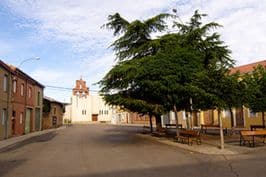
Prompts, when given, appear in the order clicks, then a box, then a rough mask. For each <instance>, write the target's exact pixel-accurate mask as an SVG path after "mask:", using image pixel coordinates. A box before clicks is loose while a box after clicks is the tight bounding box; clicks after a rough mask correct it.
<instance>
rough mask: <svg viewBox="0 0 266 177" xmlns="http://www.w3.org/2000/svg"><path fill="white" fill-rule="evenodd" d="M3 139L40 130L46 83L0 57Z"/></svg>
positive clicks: (1, 128)
mask: <svg viewBox="0 0 266 177" xmlns="http://www.w3.org/2000/svg"><path fill="white" fill-rule="evenodd" d="M0 87H1V88H0V113H1V119H0V124H1V126H0V139H4V138H8V137H11V136H18V135H23V134H27V133H30V132H34V131H38V130H41V123H42V122H41V119H42V114H41V113H42V97H43V89H44V86H43V85H42V84H40V83H39V82H37V81H36V80H34V79H33V78H32V77H30V76H29V75H27V74H26V73H24V72H23V71H21V70H20V69H18V68H16V67H14V66H11V65H8V64H6V63H4V62H3V61H2V60H0Z"/></svg>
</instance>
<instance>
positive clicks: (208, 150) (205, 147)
mask: <svg viewBox="0 0 266 177" xmlns="http://www.w3.org/2000/svg"><path fill="white" fill-rule="evenodd" d="M137 136H138V137H140V138H143V139H147V140H150V141H155V142H158V143H162V144H165V145H169V146H173V147H177V148H180V149H183V150H186V151H189V152H191V153H200V154H206V155H238V154H247V153H250V152H254V151H255V150H254V149H247V148H245V147H242V148H245V149H242V148H238V147H232V146H231V145H227V144H225V149H223V150H222V149H220V148H219V147H217V146H215V145H210V144H209V143H205V142H202V144H201V145H197V144H193V146H189V145H187V144H182V143H178V142H174V141H173V140H172V139H169V138H164V137H153V136H151V135H150V134H137Z"/></svg>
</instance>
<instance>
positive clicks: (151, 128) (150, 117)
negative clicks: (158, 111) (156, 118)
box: [149, 114, 153, 133]
mask: <svg viewBox="0 0 266 177" xmlns="http://www.w3.org/2000/svg"><path fill="white" fill-rule="evenodd" d="M149 119H150V132H151V133H152V132H153V127H152V114H149Z"/></svg>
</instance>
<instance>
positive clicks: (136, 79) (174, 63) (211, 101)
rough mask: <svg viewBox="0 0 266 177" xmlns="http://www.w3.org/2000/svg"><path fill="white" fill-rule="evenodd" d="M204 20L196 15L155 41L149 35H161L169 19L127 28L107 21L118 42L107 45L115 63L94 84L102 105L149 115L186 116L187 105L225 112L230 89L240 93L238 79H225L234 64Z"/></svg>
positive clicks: (120, 22)
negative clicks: (175, 113) (174, 113)
mask: <svg viewBox="0 0 266 177" xmlns="http://www.w3.org/2000/svg"><path fill="white" fill-rule="evenodd" d="M204 16H206V15H205V14H199V13H198V11H195V14H194V15H193V16H192V18H191V19H190V22H188V23H187V24H180V23H177V22H175V25H174V27H177V28H178V29H179V30H178V32H177V33H168V34H166V35H162V36H159V37H157V38H156V39H152V38H151V34H152V33H153V32H164V31H165V29H166V27H167V26H166V23H165V21H164V20H165V19H166V18H168V17H173V16H172V15H169V14H159V15H157V16H155V17H153V18H150V19H148V20H145V21H143V22H142V21H139V20H136V21H133V22H131V23H129V22H127V21H126V20H125V19H123V18H122V17H120V15H119V14H115V15H113V16H109V23H107V24H106V25H105V26H106V27H107V28H109V29H112V30H114V35H121V36H120V37H119V38H118V39H117V40H116V41H114V43H113V44H112V46H113V48H114V50H115V52H116V55H117V58H118V59H119V60H120V61H119V62H118V63H117V64H116V65H115V66H114V67H113V68H112V69H111V70H110V71H109V72H108V73H107V75H106V76H105V77H104V78H103V79H102V80H101V81H100V82H99V84H100V86H101V88H102V89H101V91H102V94H103V96H104V98H105V100H106V102H107V103H109V104H112V105H119V106H123V107H124V108H126V109H129V110H131V111H135V112H139V113H145V112H148V113H149V114H150V113H151V114H153V115H160V114H162V113H163V112H165V111H169V110H172V109H173V108H174V107H176V108H177V110H184V109H185V110H190V108H191V103H190V99H192V100H193V107H194V108H201V109H202V108H210V107H226V106H227V105H228V102H229V101H228V100H229V98H230V99H231V98H232V99H233V98H234V97H235V95H231V92H230V91H232V90H230V89H229V86H234V84H235V85H236V86H234V87H236V88H235V89H237V88H238V87H239V86H238V85H237V83H238V82H236V83H234V81H235V80H236V78H237V76H234V77H233V76H232V77H231V76H230V77H229V75H228V68H230V67H232V65H233V64H234V61H233V60H232V59H231V58H230V50H229V49H228V47H227V46H225V45H224V43H223V41H221V40H220V35H219V34H217V33H215V32H213V33H211V31H212V30H213V29H215V28H217V27H220V25H219V24H217V23H214V22H211V23H208V24H202V22H201V19H202V17H204ZM222 84H226V85H228V86H223V85H222ZM235 89H234V90H235ZM223 94H226V99H228V100H226V99H225V97H224V96H223Z"/></svg>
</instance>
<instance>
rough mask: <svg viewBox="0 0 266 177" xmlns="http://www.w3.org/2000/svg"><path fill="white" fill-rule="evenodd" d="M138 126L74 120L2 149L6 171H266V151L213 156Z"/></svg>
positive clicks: (71, 174) (105, 175)
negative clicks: (153, 136) (147, 136)
mask: <svg viewBox="0 0 266 177" xmlns="http://www.w3.org/2000/svg"><path fill="white" fill-rule="evenodd" d="M137 131H139V129H138V128H137V127H118V126H111V125H80V126H72V127H69V128H66V129H62V130H59V131H55V132H50V133H48V134H45V135H41V136H38V137H33V138H31V139H28V140H26V141H24V142H21V143H19V144H17V145H16V146H14V147H11V148H8V149H5V150H2V152H0V176H1V177H2V176H3V177H5V176H7V177H17V176H18V177H51V176H53V177H111V176H112V177H122V176H123V177H142V176H144V177H157V176H158V177H163V176H165V177H171V176H173V177H177V176H180V177H182V176H184V177H208V176H209V177H220V176H224V177H237V176H241V177H251V176H256V177H265V176H266V163H265V162H266V161H265V160H266V153H265V152H257V153H256V154H245V155H236V156H210V155H202V154H197V153H190V152H188V151H184V150H180V149H178V148H176V147H171V146H167V145H163V144H159V143H154V142H151V141H147V140H143V139H141V138H139V137H137V136H135V133H136V132H137Z"/></svg>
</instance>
